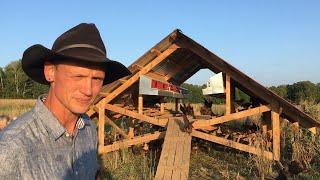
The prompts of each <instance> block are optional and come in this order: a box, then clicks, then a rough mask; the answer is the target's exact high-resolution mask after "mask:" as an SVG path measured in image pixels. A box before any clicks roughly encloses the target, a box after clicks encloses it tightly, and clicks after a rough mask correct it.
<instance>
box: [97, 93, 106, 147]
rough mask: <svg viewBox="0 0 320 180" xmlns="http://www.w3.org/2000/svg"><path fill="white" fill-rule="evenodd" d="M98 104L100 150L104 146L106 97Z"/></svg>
mask: <svg viewBox="0 0 320 180" xmlns="http://www.w3.org/2000/svg"><path fill="white" fill-rule="evenodd" d="M100 102H101V103H99V104H98V108H99V110H98V111H99V120H98V150H99V149H101V148H102V147H103V146H104V124H105V117H106V116H105V114H104V110H105V109H104V107H103V103H104V99H102V100H101V101H100Z"/></svg>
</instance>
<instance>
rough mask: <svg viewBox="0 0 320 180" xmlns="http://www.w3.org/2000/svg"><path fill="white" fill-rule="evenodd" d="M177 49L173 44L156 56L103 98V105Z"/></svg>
mask: <svg viewBox="0 0 320 180" xmlns="http://www.w3.org/2000/svg"><path fill="white" fill-rule="evenodd" d="M178 48H179V47H178V46H177V45H175V44H172V45H171V46H170V47H169V48H168V49H167V50H165V51H164V52H163V53H161V54H160V55H159V56H157V57H156V58H155V59H154V60H153V61H151V62H150V63H149V64H148V65H146V66H144V67H143V68H142V69H141V70H140V71H139V72H137V73H136V74H134V75H133V76H132V77H130V78H129V79H128V80H127V81H126V82H125V83H123V84H122V85H121V86H120V87H118V88H117V89H115V90H114V91H112V92H111V93H110V94H109V95H108V96H107V97H105V103H109V102H110V101H112V100H113V99H114V98H115V97H117V96H118V95H119V94H121V93H122V92H123V91H125V90H126V89H127V88H128V87H129V86H131V85H132V84H133V83H135V82H136V81H137V80H138V79H139V77H140V76H141V75H144V74H146V73H148V72H149V71H151V69H152V68H154V67H156V66H157V65H158V64H160V63H161V62H162V61H163V60H164V59H166V58H167V57H168V56H169V55H170V54H172V53H173V52H174V51H176V50H177V49H178Z"/></svg>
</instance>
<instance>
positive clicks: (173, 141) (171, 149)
mask: <svg viewBox="0 0 320 180" xmlns="http://www.w3.org/2000/svg"><path fill="white" fill-rule="evenodd" d="M178 123H179V121H176V119H171V120H169V122H168V127H169V126H171V127H172V130H169V131H167V133H168V136H167V137H166V138H167V139H165V140H167V142H168V146H166V147H163V148H164V149H163V150H164V151H168V159H165V161H166V165H165V166H166V168H165V171H164V176H163V179H173V177H172V175H173V171H174V170H173V167H174V166H173V165H174V160H175V156H176V150H177V144H180V141H179V140H180V139H179V137H178V134H179V130H180V126H179V125H178ZM160 160H161V158H160ZM168 167H169V168H168Z"/></svg>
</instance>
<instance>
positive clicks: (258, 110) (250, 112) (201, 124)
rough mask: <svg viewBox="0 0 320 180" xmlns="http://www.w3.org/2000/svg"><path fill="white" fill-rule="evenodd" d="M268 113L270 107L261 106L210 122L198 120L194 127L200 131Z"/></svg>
mask: <svg viewBox="0 0 320 180" xmlns="http://www.w3.org/2000/svg"><path fill="white" fill-rule="evenodd" d="M266 111H270V108H269V107H268V106H260V107H256V108H252V109H248V110H245V111H240V112H237V113H232V114H229V115H225V116H220V117H217V118H213V119H210V120H197V121H195V122H194V123H193V127H194V128H196V129H198V128H201V127H204V126H212V125H215V124H221V123H225V122H228V121H233V120H236V119H241V118H244V117H248V116H252V115H256V114H260V113H263V112H266Z"/></svg>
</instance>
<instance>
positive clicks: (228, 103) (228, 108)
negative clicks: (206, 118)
mask: <svg viewBox="0 0 320 180" xmlns="http://www.w3.org/2000/svg"><path fill="white" fill-rule="evenodd" d="M229 114H231V77H230V76H229V75H228V74H226V113H225V115H229Z"/></svg>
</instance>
